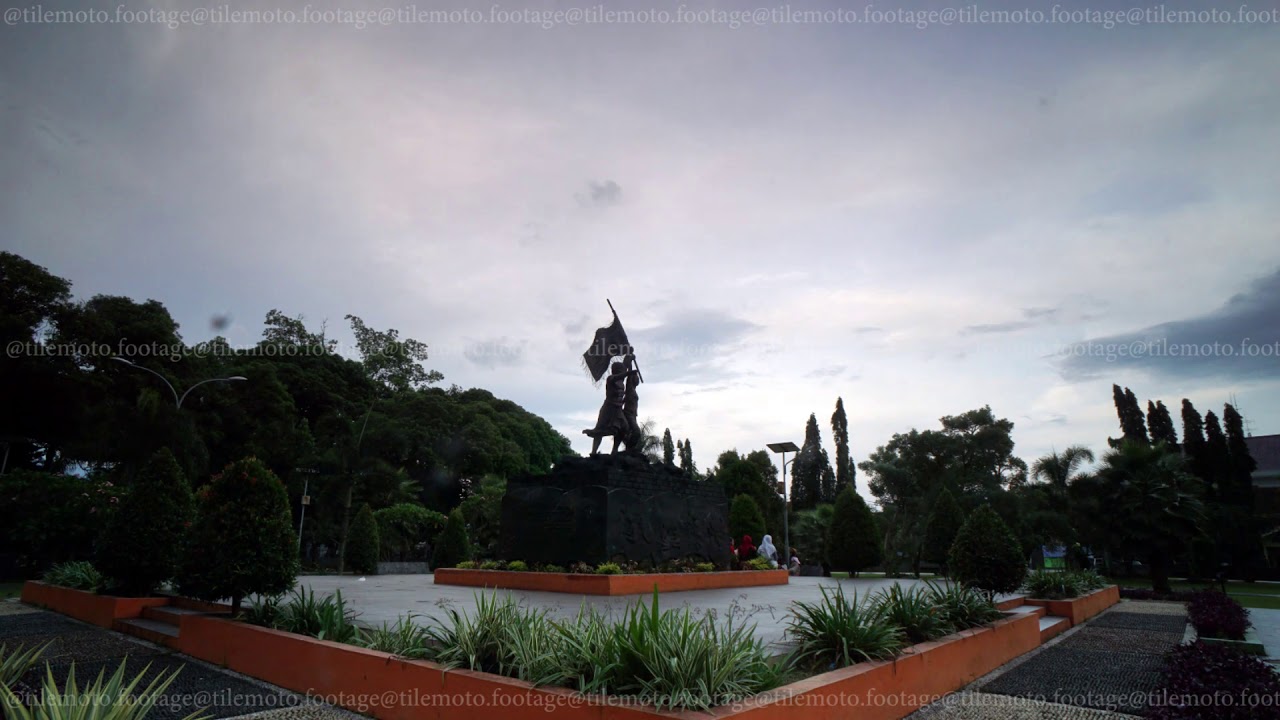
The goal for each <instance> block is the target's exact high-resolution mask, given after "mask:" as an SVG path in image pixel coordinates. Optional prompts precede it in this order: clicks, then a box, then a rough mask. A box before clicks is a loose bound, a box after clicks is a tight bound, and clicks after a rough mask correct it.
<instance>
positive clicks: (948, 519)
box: [923, 488, 964, 575]
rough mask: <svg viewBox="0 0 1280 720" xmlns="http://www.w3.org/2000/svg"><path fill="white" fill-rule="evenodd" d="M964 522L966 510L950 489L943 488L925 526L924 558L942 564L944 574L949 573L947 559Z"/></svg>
mask: <svg viewBox="0 0 1280 720" xmlns="http://www.w3.org/2000/svg"><path fill="white" fill-rule="evenodd" d="M963 524H964V512H963V511H962V510H961V509H960V504H959V503H957V502H956V499H955V496H954V495H952V494H951V491H950V490H947V489H946V488H943V489H942V492H941V493H939V494H938V499H937V500H935V501H934V503H933V512H932V513H930V514H929V525H928V526H927V527H926V528H925V535H924V548H923V552H924V559H925V560H928V561H929V562H934V563H937V564H938V565H940V566H942V574H943V575H946V574H947V560H948V556H949V555H950V553H951V546H952V544H954V543H955V541H956V535H957V534H958V533H959V532H960V527H961V526H962V525H963Z"/></svg>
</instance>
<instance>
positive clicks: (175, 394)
mask: <svg viewBox="0 0 1280 720" xmlns="http://www.w3.org/2000/svg"><path fill="white" fill-rule="evenodd" d="M111 359H112V360H115V361H116V362H121V363H124V364H125V365H128V366H129V367H132V368H137V369H139V370H146V371H147V372H149V373H151V374H152V375H155V376H156V377H158V378H160V380H161V381H162V382H163V383H164V384H165V385H166V386H167V387H168V388H169V392H171V393H173V402H174V404H175V405H177V407H178V409H179V410H181V409H182V401H183V400H186V399H187V396H188V395H190V394H191V391H192V390H195V389H196V388H198V387H200V386H201V385H204V384H205V383H211V382H235V381H237V380H248V379H249V378H247V377H242V376H240V375H232V376H231V377H224V378H209V379H208V380H201V381H200V382H198V383H196V384H195V385H192V386H191V387H189V388H187V391H186V392H184V393H182V395H178V391H177V390H176V389H174V387H173V385H172V384H171V383H170V382H169V381H168V380H167V379H166V378H165V376H163V375H161V374H160V373H158V372H156V371H155V370H152V369H151V368H148V367H143V366H141V365H138V364H137V363H134V362H132V361H129V360H125V359H124V358H122V357H113V358H111Z"/></svg>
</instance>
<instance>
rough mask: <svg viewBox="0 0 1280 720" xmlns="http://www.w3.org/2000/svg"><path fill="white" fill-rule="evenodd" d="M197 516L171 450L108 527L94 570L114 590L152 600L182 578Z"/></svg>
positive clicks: (148, 470)
mask: <svg viewBox="0 0 1280 720" xmlns="http://www.w3.org/2000/svg"><path fill="white" fill-rule="evenodd" d="M194 515H195V500H194V498H193V497H192V495H191V486H190V485H188V484H187V479H186V478H185V477H184V476H183V475H182V469H181V468H179V467H178V461H177V460H175V459H174V457H173V453H171V452H169V450H168V449H167V448H164V449H161V450H159V451H157V452H156V453H155V455H152V456H151V459H150V460H149V461H147V464H146V465H145V466H144V467H143V468H142V471H141V472H140V473H139V474H138V477H137V478H136V479H135V480H134V482H133V484H132V485H131V486H130V487H129V490H128V492H127V493H126V494H125V496H124V497H123V498H122V499H121V500H120V502H119V504H118V505H117V506H116V509H115V512H114V513H112V515H111V519H110V520H109V521H108V522H107V526H106V529H105V530H104V531H103V534H102V538H101V539H100V540H99V541H98V550H97V553H96V556H95V558H94V564H95V566H96V567H97V569H98V570H99V571H101V572H102V574H103V575H105V576H106V577H107V578H109V582H108V588H109V589H111V590H112V591H113V592H116V593H119V594H124V595H139V596H141V595H148V594H150V593H151V591H153V590H155V589H156V588H157V587H159V586H160V584H161V583H163V582H164V581H166V580H169V579H170V578H172V577H174V575H176V574H177V571H178V567H179V563H180V562H181V561H182V552H183V548H184V546H185V545H186V540H187V530H188V528H190V527H191V519H192V517H193V516H194Z"/></svg>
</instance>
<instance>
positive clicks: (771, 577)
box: [435, 568, 788, 595]
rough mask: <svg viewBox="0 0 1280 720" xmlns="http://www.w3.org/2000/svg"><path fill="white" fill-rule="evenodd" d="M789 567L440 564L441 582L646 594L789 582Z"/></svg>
mask: <svg viewBox="0 0 1280 720" xmlns="http://www.w3.org/2000/svg"><path fill="white" fill-rule="evenodd" d="M787 578H788V573H787V571H786V570H739V571H731V572H698V573H639V574H633V575H589V574H578V573H548V572H518V571H509V570H460V569H457V568H439V569H437V570H436V572H435V583H436V584H437V585H462V586H466V587H480V588H504V589H507V590H536V591H541V592H558V593H572V594H575V595H642V594H645V593H651V592H653V590H654V588H655V587H657V589H658V592H662V593H667V592H679V591H682V590H710V589H714V588H736V587H757V586H761V585H786V584H787Z"/></svg>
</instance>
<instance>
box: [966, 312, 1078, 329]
mask: <svg viewBox="0 0 1280 720" xmlns="http://www.w3.org/2000/svg"><path fill="white" fill-rule="evenodd" d="M1060 310H1061V309H1060V308H1056V307H1030V308H1023V309H1022V318H1023V319H1022V320H1010V321H1006V322H999V323H981V324H977V325H969V326H967V327H965V328H964V329H963V330H961V331H960V334H962V335H989V334H996V333H1008V332H1017V331H1018V330H1026V329H1027V328H1033V327H1036V326H1037V325H1043V324H1045V323H1049V322H1052V321H1053V320H1054V319H1055V318H1057V317H1058V313H1059V312H1060Z"/></svg>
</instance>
